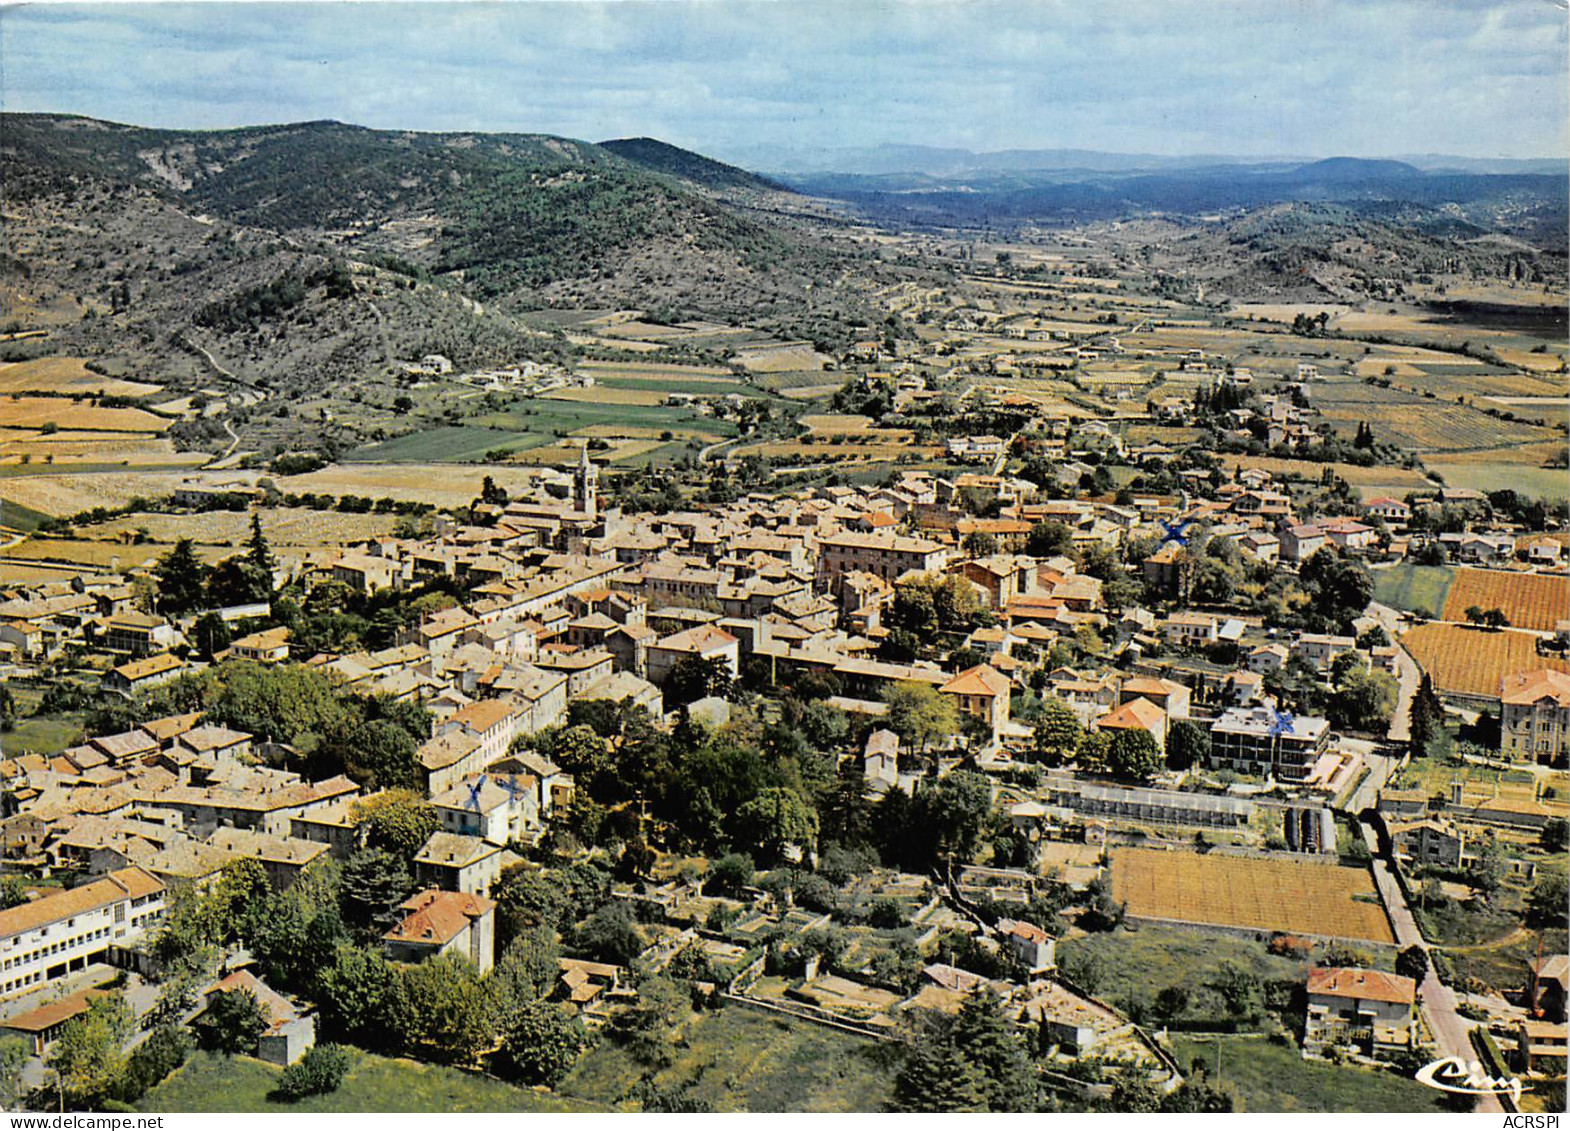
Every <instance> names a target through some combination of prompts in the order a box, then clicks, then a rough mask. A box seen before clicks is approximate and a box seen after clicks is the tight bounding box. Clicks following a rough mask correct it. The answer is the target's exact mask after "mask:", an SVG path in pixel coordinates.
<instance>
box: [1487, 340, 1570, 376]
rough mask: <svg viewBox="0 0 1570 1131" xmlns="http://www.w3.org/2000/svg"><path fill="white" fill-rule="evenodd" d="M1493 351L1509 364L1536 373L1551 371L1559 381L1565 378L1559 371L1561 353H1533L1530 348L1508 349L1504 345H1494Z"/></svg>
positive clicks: (1561, 359)
mask: <svg viewBox="0 0 1570 1131" xmlns="http://www.w3.org/2000/svg"><path fill="white" fill-rule="evenodd" d="M1494 352H1495V353H1497V354H1498V355H1499V356H1500V358H1501V359H1503V360H1504V361H1506V362H1508V363H1509V364H1511V365H1519V366H1520V367H1521V368H1522V369H1531V370H1534V371H1535V372H1538V373H1552V374H1554V375H1555V377H1556V378H1557V379H1558V380H1559V381H1560V382H1563V381H1564V380H1565V375H1564V374H1563V373H1561V372H1560V371H1559V366H1560V364H1561V363H1562V362H1563V360H1564V354H1562V353H1533V352H1532V351H1531V350H1521V349H1508V348H1506V347H1504V346H1498V347H1496V348H1495V349H1494Z"/></svg>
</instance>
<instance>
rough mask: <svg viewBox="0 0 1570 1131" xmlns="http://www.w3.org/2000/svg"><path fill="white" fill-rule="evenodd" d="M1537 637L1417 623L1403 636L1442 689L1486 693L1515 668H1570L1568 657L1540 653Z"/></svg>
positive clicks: (1493, 691)
mask: <svg viewBox="0 0 1570 1131" xmlns="http://www.w3.org/2000/svg"><path fill="white" fill-rule="evenodd" d="M1537 641H1538V637H1536V636H1534V635H1532V634H1531V633H1529V632H1515V631H1512V630H1511V629H1508V628H1507V629H1501V630H1500V631H1498V632H1491V631H1489V630H1488V629H1484V628H1472V627H1470V626H1469V625H1459V624H1420V625H1418V626H1417V627H1416V628H1413V629H1411V630H1410V631H1408V632H1407V633H1406V634H1405V635H1403V636H1402V637H1401V643H1402V644H1403V645H1404V646H1405V647H1406V650H1407V651H1408V652H1410V653H1412V658H1413V659H1414V660H1416V661H1417V663H1418V666H1419V667H1421V668H1422V669H1423V670H1424V671H1426V672H1427V673H1428V674H1429V675H1430V676H1431V677H1433V680H1434V686H1435V687H1437V688H1438V689H1439V690H1440V691H1451V692H1455V693H1457V694H1461V695H1478V696H1483V697H1490V698H1491V697H1493V696H1496V695H1498V694H1499V681H1500V680H1502V679H1504V678H1505V676H1507V675H1512V674H1514V673H1515V672H1523V671H1532V670H1534V669H1537V668H1553V669H1555V670H1556V671H1562V672H1570V661H1565V660H1559V659H1554V658H1552V657H1548V656H1540V655H1538V653H1537Z"/></svg>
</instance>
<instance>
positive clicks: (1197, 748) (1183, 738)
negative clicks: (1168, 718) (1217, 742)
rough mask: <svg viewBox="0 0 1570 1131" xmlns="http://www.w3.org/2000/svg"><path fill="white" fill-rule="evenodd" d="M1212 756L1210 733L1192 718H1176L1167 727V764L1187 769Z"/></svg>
mask: <svg viewBox="0 0 1570 1131" xmlns="http://www.w3.org/2000/svg"><path fill="white" fill-rule="evenodd" d="M1209 757H1210V733H1209V732H1208V731H1206V730H1205V728H1204V727H1202V726H1200V725H1199V724H1198V723H1196V722H1193V721H1192V720H1190V719H1174V720H1172V725H1171V726H1170V727H1169V728H1168V729H1167V765H1168V767H1170V768H1171V769H1174V770H1186V769H1189V768H1190V767H1191V766H1194V765H1196V764H1198V763H1202V762H1204V760H1205V759H1206V758H1209Z"/></svg>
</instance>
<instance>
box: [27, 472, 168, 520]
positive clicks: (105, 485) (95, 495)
mask: <svg viewBox="0 0 1570 1131" xmlns="http://www.w3.org/2000/svg"><path fill="white" fill-rule="evenodd" d="M186 477H187V476H186V474H185V473H182V472H179V471H163V470H158V471H84V472H76V473H72V472H69V471H62V472H60V473H59V474H50V475H21V476H7V477H6V478H4V479H0V500H3V501H5V502H10V503H16V504H17V505H18V506H24V507H28V508H30V509H32V510H35V511H42V512H43V513H44V514H51V515H73V514H78V513H80V512H81V511H86V510H92V509H93V508H94V507H119V506H124V505H125V504H126V503H129V502H130V501H131V500H132V499H134V498H137V497H141V498H145V499H158V498H163V497H165V496H167V495H170V494H172V493H173V492H174V489H175V488H176V487H177V486H179V485H180V483H181V481H182V480H184V479H185V478H186Z"/></svg>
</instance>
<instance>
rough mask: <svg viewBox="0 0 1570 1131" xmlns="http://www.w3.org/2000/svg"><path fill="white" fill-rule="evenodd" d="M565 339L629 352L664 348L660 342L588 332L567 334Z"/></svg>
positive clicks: (576, 344) (643, 351)
mask: <svg viewBox="0 0 1570 1131" xmlns="http://www.w3.org/2000/svg"><path fill="white" fill-rule="evenodd" d="M567 340H568V341H569V342H571V343H572V344H573V345H575V346H599V347H600V348H601V349H613V350H627V351H628V352H630V353H658V352H659V351H660V350H662V349H665V348H666V347H665V346H664V345H663V344H661V343H660V342H640V341H638V340H637V339H635V338H597V337H594V336H593V335H589V334H568V335H567Z"/></svg>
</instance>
